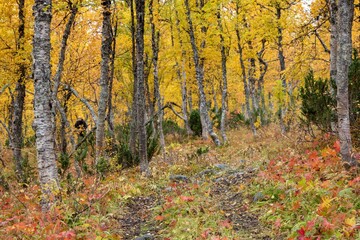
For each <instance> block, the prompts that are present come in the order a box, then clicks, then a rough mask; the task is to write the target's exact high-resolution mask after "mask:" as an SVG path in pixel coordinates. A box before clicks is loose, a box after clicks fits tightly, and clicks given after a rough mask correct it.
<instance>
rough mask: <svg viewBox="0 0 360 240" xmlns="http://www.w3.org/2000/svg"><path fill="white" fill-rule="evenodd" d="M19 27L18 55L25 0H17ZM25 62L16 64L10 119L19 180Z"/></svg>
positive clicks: (21, 169) (22, 47)
mask: <svg viewBox="0 0 360 240" xmlns="http://www.w3.org/2000/svg"><path fill="white" fill-rule="evenodd" d="M18 5H19V14H18V15H19V21H20V24H19V27H18V34H19V37H18V40H17V46H16V48H17V51H18V54H20V56H21V55H22V54H24V52H23V51H24V41H25V14H24V6H25V0H19V1H18ZM24 58H25V56H21V59H24ZM26 68H27V66H26V64H25V61H23V60H22V61H21V63H19V65H18V70H17V71H18V73H19V79H18V81H17V83H16V87H15V92H14V95H15V96H14V102H13V107H12V110H13V113H12V114H11V116H12V121H11V133H12V136H10V137H11V138H12V140H11V141H10V142H11V143H12V144H11V147H12V149H13V158H14V161H15V167H16V175H17V177H18V180H19V181H23V182H24V181H26V179H24V174H23V167H22V156H21V149H22V144H23V134H22V124H23V112H24V101H25V78H26Z"/></svg>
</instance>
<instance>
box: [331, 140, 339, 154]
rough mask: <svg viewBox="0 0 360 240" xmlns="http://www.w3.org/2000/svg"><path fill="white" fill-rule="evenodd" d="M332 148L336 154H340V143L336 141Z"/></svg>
mask: <svg viewBox="0 0 360 240" xmlns="http://www.w3.org/2000/svg"><path fill="white" fill-rule="evenodd" d="M333 147H334V149H335V151H336V152H337V153H339V152H340V142H339V140H336V141H335V143H334V146H333Z"/></svg>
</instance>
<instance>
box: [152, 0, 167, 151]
mask: <svg viewBox="0 0 360 240" xmlns="http://www.w3.org/2000/svg"><path fill="white" fill-rule="evenodd" d="M153 11H154V1H153V0H150V3H149V14H150V25H151V47H152V52H153V58H152V63H153V68H154V71H153V75H154V103H155V105H156V107H157V109H158V111H160V112H159V114H158V117H157V132H158V133H159V137H160V147H161V151H162V152H163V153H164V151H165V138H164V131H163V115H164V114H163V111H162V110H161V109H162V104H161V94H160V84H159V67H158V58H159V42H160V32H159V31H158V30H157V29H156V26H155V23H154V13H153Z"/></svg>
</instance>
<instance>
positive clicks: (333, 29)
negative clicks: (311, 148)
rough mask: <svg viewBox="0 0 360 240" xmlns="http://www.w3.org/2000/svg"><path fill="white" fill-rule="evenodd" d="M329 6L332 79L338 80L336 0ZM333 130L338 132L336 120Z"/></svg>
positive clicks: (332, 125) (333, 122) (332, 91)
mask: <svg viewBox="0 0 360 240" xmlns="http://www.w3.org/2000/svg"><path fill="white" fill-rule="evenodd" d="M328 7H329V10H330V79H332V80H334V81H336V58H337V49H336V48H337V38H338V31H337V19H336V18H337V14H338V13H337V12H338V7H337V3H336V0H328ZM330 92H331V95H332V96H334V97H336V93H335V89H334V88H333V87H332V84H330ZM330 125H331V130H332V131H334V132H337V127H336V123H335V121H331V123H330Z"/></svg>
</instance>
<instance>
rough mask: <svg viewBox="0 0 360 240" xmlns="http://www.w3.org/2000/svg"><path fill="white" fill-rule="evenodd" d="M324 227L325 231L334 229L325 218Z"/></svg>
mask: <svg viewBox="0 0 360 240" xmlns="http://www.w3.org/2000/svg"><path fill="white" fill-rule="evenodd" d="M322 227H323V229H324V230H325V231H331V230H332V229H334V224H332V223H330V222H329V221H328V220H327V219H326V218H323V222H322Z"/></svg>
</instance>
